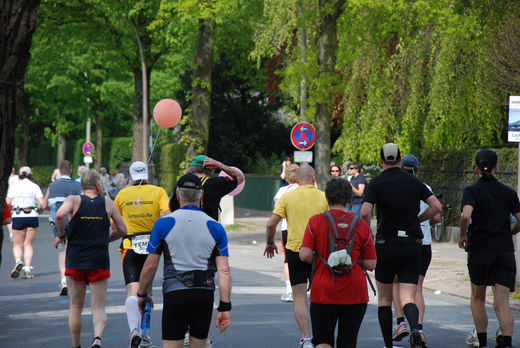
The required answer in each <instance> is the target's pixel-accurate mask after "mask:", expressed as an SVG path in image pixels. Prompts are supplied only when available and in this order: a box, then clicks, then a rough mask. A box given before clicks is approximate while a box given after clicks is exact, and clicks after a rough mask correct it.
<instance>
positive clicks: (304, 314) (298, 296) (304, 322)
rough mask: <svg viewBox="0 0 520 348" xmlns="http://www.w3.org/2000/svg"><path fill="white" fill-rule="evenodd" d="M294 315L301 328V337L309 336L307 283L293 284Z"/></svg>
mask: <svg viewBox="0 0 520 348" xmlns="http://www.w3.org/2000/svg"><path fill="white" fill-rule="evenodd" d="M292 290H293V297H294V316H295V318H296V323H297V324H298V328H299V329H300V338H304V337H306V336H309V309H308V308H307V284H298V285H293V286H292Z"/></svg>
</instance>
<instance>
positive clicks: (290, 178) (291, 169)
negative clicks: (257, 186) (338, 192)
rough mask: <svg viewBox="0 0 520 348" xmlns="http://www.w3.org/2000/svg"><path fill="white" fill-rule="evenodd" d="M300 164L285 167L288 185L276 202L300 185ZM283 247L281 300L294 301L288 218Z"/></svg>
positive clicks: (284, 228)
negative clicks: (289, 264) (290, 272)
mask: <svg viewBox="0 0 520 348" xmlns="http://www.w3.org/2000/svg"><path fill="white" fill-rule="evenodd" d="M298 168H299V166H298V165H297V164H296V163H291V164H289V165H287V168H285V180H286V181H287V183H288V185H286V186H282V187H280V188H279V189H278V192H276V195H274V204H275V206H276V202H278V200H279V199H280V198H281V197H282V196H283V195H284V194H285V193H287V192H289V191H292V190H294V189H295V188H297V187H298V180H297V178H296V171H297V170H298ZM281 238H282V249H283V276H284V279H285V292H284V293H283V294H282V297H281V300H282V301H284V302H292V301H293V293H292V287H291V281H290V279H289V266H288V265H287V256H286V254H285V245H286V244H287V219H282V236H281Z"/></svg>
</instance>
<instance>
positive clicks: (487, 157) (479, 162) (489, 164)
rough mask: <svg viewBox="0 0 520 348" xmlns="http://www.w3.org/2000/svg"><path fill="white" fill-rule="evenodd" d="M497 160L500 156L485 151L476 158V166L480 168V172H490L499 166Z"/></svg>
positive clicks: (487, 150)
mask: <svg viewBox="0 0 520 348" xmlns="http://www.w3.org/2000/svg"><path fill="white" fill-rule="evenodd" d="M497 160H498V156H497V154H496V152H495V151H493V150H490V149H483V150H480V151H479V152H478V153H477V155H476V156H475V165H476V166H477V167H479V169H480V170H483V171H485V172H489V171H491V169H493V167H494V166H495V165H496V164H497Z"/></svg>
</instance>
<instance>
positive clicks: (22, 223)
mask: <svg viewBox="0 0 520 348" xmlns="http://www.w3.org/2000/svg"><path fill="white" fill-rule="evenodd" d="M12 221H13V230H17V231H21V230H25V229H26V228H27V227H33V228H37V227H38V226H40V222H39V221H38V217H37V216H32V217H13V218H12Z"/></svg>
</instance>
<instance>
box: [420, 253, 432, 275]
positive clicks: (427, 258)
mask: <svg viewBox="0 0 520 348" xmlns="http://www.w3.org/2000/svg"><path fill="white" fill-rule="evenodd" d="M431 262H432V246H431V245H423V246H422V262H421V271H420V273H419V274H420V275H422V276H423V277H424V276H426V272H427V271H428V267H430V263H431Z"/></svg>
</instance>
